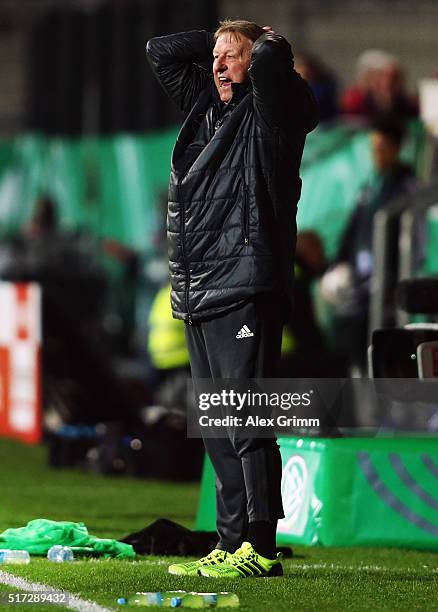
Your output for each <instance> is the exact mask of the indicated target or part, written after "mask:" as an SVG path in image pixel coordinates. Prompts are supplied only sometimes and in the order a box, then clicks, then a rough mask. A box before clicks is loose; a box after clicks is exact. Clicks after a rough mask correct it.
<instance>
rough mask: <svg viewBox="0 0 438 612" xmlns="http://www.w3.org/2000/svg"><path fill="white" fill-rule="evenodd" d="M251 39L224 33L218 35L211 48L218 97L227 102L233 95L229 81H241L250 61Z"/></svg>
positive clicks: (245, 75) (244, 78)
mask: <svg viewBox="0 0 438 612" xmlns="http://www.w3.org/2000/svg"><path fill="white" fill-rule="evenodd" d="M251 48H252V41H251V40H250V39H249V38H246V36H240V35H239V34H233V33H226V34H221V35H220V36H218V39H217V40H216V44H215V46H214V49H213V57H214V61H213V75H214V82H215V85H216V88H217V90H218V92H219V97H220V99H221V100H222V102H225V103H227V102H229V101H230V100H231V98H232V97H233V91H232V89H231V83H243V82H244V81H245V80H246V78H247V75H248V68H249V64H250V61H251Z"/></svg>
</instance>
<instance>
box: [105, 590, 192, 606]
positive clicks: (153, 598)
mask: <svg viewBox="0 0 438 612" xmlns="http://www.w3.org/2000/svg"><path fill="white" fill-rule="evenodd" d="M184 595H186V591H158V592H156V593H136V594H135V595H131V597H128V598H126V597H119V599H118V600H117V603H118V604H119V605H121V606H123V605H125V604H128V605H129V606H161V607H168V608H170V607H171V606H172V601H173V600H174V599H182V597H183V596H184Z"/></svg>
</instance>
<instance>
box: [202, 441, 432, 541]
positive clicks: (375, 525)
mask: <svg viewBox="0 0 438 612" xmlns="http://www.w3.org/2000/svg"><path fill="white" fill-rule="evenodd" d="M279 445H280V450H281V456H282V463H283V477H282V496H283V506H284V511H285V517H284V519H282V520H281V521H279V524H278V531H277V539H278V541H279V542H282V543H287V544H306V545H310V546H318V545H319V546H400V547H410V548H421V549H434V550H438V439H436V438H435V439H432V438H420V437H418V438H339V439H322V438H315V439H312V438H292V437H291V438H279ZM215 520H216V517H215V493H214V474H213V469H212V467H211V464H210V463H209V462H208V461H206V464H205V467H204V474H203V479H202V487H201V497H200V502H199V510H198V515H197V522H196V527H197V529H202V530H214V529H215Z"/></svg>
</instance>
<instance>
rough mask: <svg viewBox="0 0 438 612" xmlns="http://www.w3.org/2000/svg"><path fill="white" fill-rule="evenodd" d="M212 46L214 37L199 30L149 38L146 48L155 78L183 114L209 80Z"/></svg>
mask: <svg viewBox="0 0 438 612" xmlns="http://www.w3.org/2000/svg"><path fill="white" fill-rule="evenodd" d="M213 46H214V40H213V35H212V34H211V33H210V32H205V31H202V30H193V31H191V32H182V33H180V34H171V35H169V36H160V37H157V38H151V40H149V41H148V43H147V45H146V54H147V57H148V59H149V63H150V65H151V66H152V69H153V71H154V73H155V76H156V77H157V79H158V80H159V82H160V83H161V85H162V87H163V88H164V90H165V91H166V93H167V94H168V95H169V96H170V98H172V100H173V101H174V102H175V103H176V104H177V105H178V106H179V108H180V109H181V110H182V111H184V112H188V111H189V110H190V109H191V107H192V106H193V105H194V103H195V102H196V100H197V98H198V96H199V93H200V92H201V90H202V89H204V87H205V86H206V85H207V84H208V82H209V81H210V79H211V75H212V72H211V71H212V64H213V57H212V50H213ZM203 64H204V65H203ZM208 66H210V68H208Z"/></svg>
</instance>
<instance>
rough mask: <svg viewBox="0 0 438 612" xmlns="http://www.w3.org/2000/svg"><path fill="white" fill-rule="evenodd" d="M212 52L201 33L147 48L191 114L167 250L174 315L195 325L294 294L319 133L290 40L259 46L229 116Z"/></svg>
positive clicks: (176, 175) (179, 158) (182, 138)
mask: <svg viewBox="0 0 438 612" xmlns="http://www.w3.org/2000/svg"><path fill="white" fill-rule="evenodd" d="M213 46H214V40H213V36H212V35H211V34H210V33H208V32H202V31H193V32H185V33H182V34H173V35H170V36H164V37H160V38H154V39H152V40H150V41H149V42H148V44H147V55H148V58H149V61H150V63H151V65H152V67H153V69H154V71H155V74H156V76H157V78H158V79H159V81H160V83H161V84H162V86H163V87H164V89H165V90H166V91H167V93H168V94H169V95H170V97H171V98H172V99H173V100H174V101H175V102H176V103H177V104H178V105H179V106H180V108H181V109H182V110H183V111H184V112H186V113H188V117H187V118H186V121H185V123H184V125H183V127H182V129H181V131H180V133H179V136H178V139H177V141H176V144H175V148H174V151H173V155H172V168H171V177H170V185H169V209H168V242H169V261H170V275H171V282H172V296H171V300H172V310H173V314H174V317H176V318H179V319H184V320H185V321H188V322H189V323H190V322H192V321H196V320H201V319H204V318H207V317H211V316H215V315H217V314H219V313H221V312H223V311H225V310H227V309H229V308H230V307H234V306H235V305H236V304H239V303H240V302H243V301H245V300H247V299H248V298H250V297H251V296H253V295H255V294H256V293H260V292H265V291H272V290H284V291H285V292H286V293H289V294H291V293H292V286H293V259H294V251H295V239H296V222H295V216H296V206H297V202H298V200H299V197H300V190H301V180H300V177H299V167H300V163H301V156H302V152H303V146H304V141H305V137H306V133H307V132H309V131H310V130H312V129H313V128H314V127H315V125H316V123H317V119H316V115H317V112H316V104H315V101H314V98H313V96H312V94H311V92H310V88H309V87H308V86H307V84H306V82H305V81H304V80H303V79H302V78H301V77H300V76H299V75H298V73H297V72H296V71H295V70H294V69H293V55H292V52H291V48H290V45H289V43H287V41H286V40H285V39H284V38H282V37H281V36H278V35H275V34H271V33H266V34H263V35H262V36H261V37H260V38H259V39H258V40H257V41H256V42H255V43H254V45H253V49H252V57H251V65H250V69H249V77H250V78H249V80H248V82H247V83H244V84H237V83H235V84H233V85H232V88H233V99H232V101H231V102H230V103H229V104H228V105H226V107H224V105H223V103H222V102H221V101H220V99H219V95H218V93H217V90H216V87H215V85H214V81H213V76H212V61H213V57H212V49H213ZM203 64H204V65H203Z"/></svg>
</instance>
